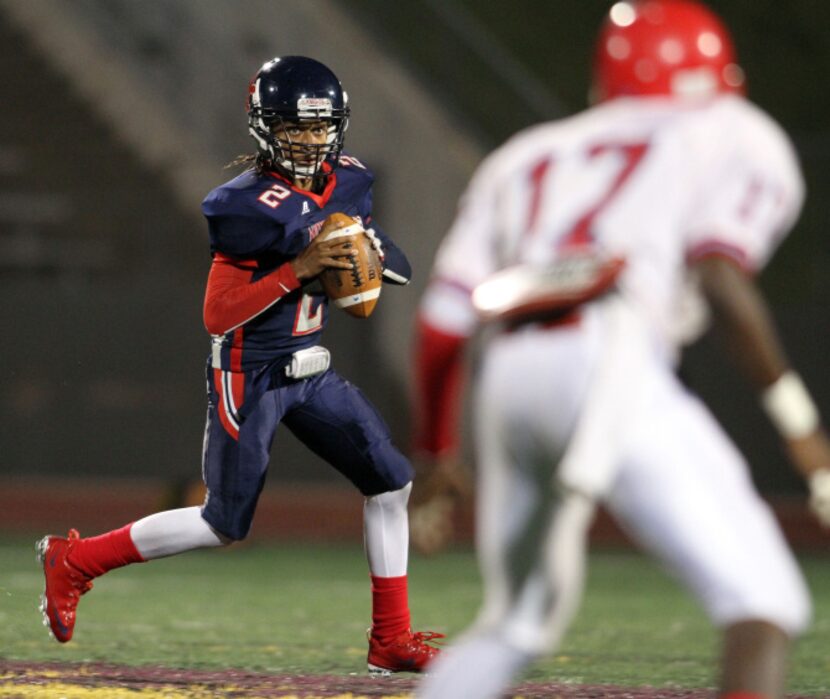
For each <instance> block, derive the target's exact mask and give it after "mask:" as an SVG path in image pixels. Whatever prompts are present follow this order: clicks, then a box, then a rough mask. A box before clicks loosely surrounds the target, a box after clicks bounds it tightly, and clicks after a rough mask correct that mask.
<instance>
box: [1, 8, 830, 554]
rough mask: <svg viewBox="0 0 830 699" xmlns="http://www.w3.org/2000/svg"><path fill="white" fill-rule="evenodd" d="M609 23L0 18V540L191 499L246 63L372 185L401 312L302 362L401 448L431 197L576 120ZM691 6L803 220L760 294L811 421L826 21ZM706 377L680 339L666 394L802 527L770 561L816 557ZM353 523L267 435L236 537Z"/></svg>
mask: <svg viewBox="0 0 830 699" xmlns="http://www.w3.org/2000/svg"><path fill="white" fill-rule="evenodd" d="M609 5H610V2H607V1H605V0H583V1H582V2H565V1H564V0H515V1H514V2H510V3H506V2H498V1H497V0H407V1H403V2H386V1H385V0H343V1H341V2H334V1H333V0H316V1H315V2H287V1H285V0H141V1H139V0H72V2H67V1H66V0H0V80H2V85H3V89H2V97H1V98H0V99H1V100H2V105H3V107H2V109H0V288H2V296H3V302H2V304H0V320H1V321H2V327H3V328H5V330H4V332H3V340H2V348H3V349H2V366H3V379H2V381H0V453H2V463H3V466H2V469H0V492H3V494H4V498H3V499H4V501H5V504H4V507H3V508H0V510H2V514H0V530H5V529H13V530H20V531H22V530H28V529H30V528H32V527H36V528H37V529H38V530H40V529H41V528H44V527H52V526H57V527H62V528H65V527H66V526H68V525H79V526H86V527H87V528H89V527H92V528H99V527H100V528H109V527H112V526H116V525H120V524H121V523H122V522H123V521H126V520H127V519H128V518H132V517H137V516H141V515H142V514H146V513H148V512H150V511H153V510H155V509H158V508H159V507H165V506H168V505H173V504H176V503H177V502H178V501H180V500H181V498H182V497H185V498H186V497H187V495H186V493H185V494H184V495H183V491H184V490H186V486H187V484H189V483H192V482H193V480H194V479H197V478H198V474H199V466H200V464H199V462H200V450H201V439H202V427H203V420H204V410H205V406H204V383H203V376H204V361H205V358H206V356H207V350H208V341H207V335H206V333H205V331H204V328H203V327H202V322H201V304H202V293H203V289H204V281H205V278H206V273H207V270H208V266H209V257H208V250H207V239H206V230H205V225H204V223H203V220H202V218H201V215H200V211H199V205H200V202H201V199H202V197H203V196H204V195H205V194H206V193H207V191H208V190H209V189H211V188H212V187H214V186H215V185H217V184H219V183H220V182H222V181H224V180H225V179H227V178H228V177H230V173H229V172H228V171H226V170H223V167H224V165H225V164H226V163H228V162H229V161H231V160H232V159H233V158H234V157H235V156H236V155H238V154H240V153H243V152H248V151H250V149H251V147H250V145H249V138H248V136H247V133H246V122H245V114H244V107H243V102H244V98H245V95H246V85H247V81H248V80H249V79H250V77H251V75H253V73H254V72H255V71H256V69H257V68H258V67H259V65H261V63H263V62H264V61H265V60H267V59H268V58H270V57H272V56H274V55H280V54H283V55H286V54H304V55H310V56H314V57H316V58H318V59H320V60H322V61H323V62H325V63H327V64H328V65H329V66H330V67H331V68H332V69H333V70H334V71H335V72H336V73H337V74H338V76H339V77H340V78H341V80H342V81H343V84H344V86H345V87H346V89H347V91H348V92H349V94H350V97H351V101H352V108H353V116H352V122H351V127H350V130H349V133H348V136H347V151H350V152H353V153H355V154H357V155H358V156H359V157H361V159H363V160H365V161H366V162H367V163H368V164H369V165H370V166H372V167H373V169H375V171H376V173H377V175H378V184H377V188H376V214H377V217H378V220H379V221H380V222H381V223H382V224H383V225H384V227H385V228H386V229H387V230H388V231H389V232H390V233H391V234H392V235H394V236H395V237H396V238H397V240H398V241H399V242H400V243H401V245H402V246H403V247H404V249H406V250H407V252H408V253H409V255H410V257H411V259H412V261H413V266H414V268H415V281H414V282H413V284H412V285H411V286H410V287H409V288H408V289H405V290H399V289H391V290H389V291H388V292H387V293H386V294H385V295H384V299H383V302H382V303H381V304H380V306H379V307H378V310H377V311H376V312H375V314H374V316H373V318H372V320H371V321H369V322H367V323H362V322H358V321H355V320H353V319H351V318H348V317H346V316H345V315H342V317H341V316H338V315H337V314H333V322H332V325H331V327H330V329H329V332H328V341H327V344H328V345H329V346H330V347H331V348H332V349H333V356H334V362H335V367H336V368H337V369H338V370H340V371H341V373H343V374H344V375H345V376H347V377H348V378H350V379H352V380H353V381H354V382H355V383H357V384H358V385H360V386H361V387H362V388H363V389H364V391H365V392H366V393H367V394H368V395H369V396H370V398H371V399H372V400H373V401H375V403H376V404H377V405H378V406H379V408H380V410H381V412H382V413H383V414H384V415H385V416H386V418H387V420H388V421H389V423H390V425H391V427H392V430H393V433H394V434H395V436H396V437H397V440H398V442H399V443H400V444H401V445H404V446H405V445H406V444H407V442H408V434H407V432H408V414H407V400H406V397H407V391H408V387H409V375H408V360H409V350H410V346H409V338H410V330H411V322H412V318H413V313H414V309H415V305H416V303H417V299H418V297H419V294H420V291H421V290H422V289H423V286H424V284H425V281H426V274H427V270H428V268H429V264H430V261H431V259H432V255H433V252H434V250H435V247H436V245H437V243H438V241H439V240H440V238H441V236H442V235H443V233H444V231H445V230H446V228H447V226H448V224H449V223H450V221H451V219H452V217H453V214H454V210H455V204H456V201H457V198H458V196H459V194H460V193H461V191H462V189H463V187H464V185H465V183H466V180H467V177H468V176H469V174H470V173H471V172H472V170H473V168H474V167H475V165H476V164H477V162H478V161H479V160H480V158H481V157H482V156H483V155H484V154H485V153H486V152H487V150H488V149H490V148H491V147H493V146H495V145H497V144H498V143H500V142H501V141H503V140H504V139H505V138H506V137H507V136H508V135H509V134H510V133H512V132H514V131H515V130H517V129H519V128H521V127H523V126H526V125H529V124H531V123H533V122H536V121H539V120H542V119H547V118H552V117H558V116H563V115H566V114H569V113H572V112H574V111H577V110H579V109H581V108H582V107H584V106H585V105H586V97H587V95H586V85H587V82H588V75H589V64H590V51H591V44H592V41H593V36H594V33H595V30H596V27H597V24H598V22H599V18H600V17H601V16H602V14H603V12H604V11H605V10H606V9H607V7H608V6H609ZM713 6H714V7H715V9H717V10H718V11H719V12H720V13H721V14H722V16H723V17H724V18H725V19H726V21H727V23H728V24H729V25H730V26H731V27H732V30H733V33H734V35H735V39H736V42H737V45H738V50H739V55H740V56H741V58H742V63H743V65H744V67H745V69H746V71H747V74H748V77H749V85H750V92H751V96H752V97H753V99H754V100H755V101H757V102H758V103H759V104H761V106H763V107H764V108H765V109H766V110H768V111H769V112H770V113H771V114H772V115H773V116H775V117H776V118H777V119H779V120H780V121H781V123H782V124H783V125H784V126H785V128H786V129H787V130H788V131H789V132H790V134H791V135H792V137H793V139H794V141H795V143H796V146H797V148H798V151H799V154H800V156H801V159H802V162H803V165H804V168H805V171H806V175H807V180H808V190H809V198H808V201H807V206H806V210H805V212H804V215H803V217H802V219H801V222H800V224H799V225H798V228H797V230H796V231H795V233H794V234H793V235H792V236H791V237H790V239H789V240H788V241H787V242H786V243H785V244H784V246H783V249H782V250H781V252H780V253H779V255H778V257H777V258H776V259H775V261H774V263H773V265H772V266H771V268H770V269H769V270H768V272H767V273H765V276H764V277H763V280H762V281H763V286H764V288H765V289H766V291H767V292H768V294H769V297H770V299H771V302H772V305H773V310H774V312H775V315H776V318H777V320H778V322H779V324H780V325H781V327H782V329H783V332H784V335H785V338H786V344H787V347H788V349H789V350H790V352H791V354H792V356H793V358H794V360H795V363H796V365H797V367H798V368H799V369H800V370H801V372H802V373H803V374H804V375H805V377H806V379H807V381H808V384H809V385H810V386H811V387H812V389H813V391H814V393H815V394H816V397H817V399H818V401H819V403H820V405H822V406H823V407H824V409H825V412H828V413H830V374H828V372H827V371H826V370H825V362H824V357H825V355H826V353H827V352H828V350H830V338H828V332H827V327H828V326H827V318H828V315H827V310H826V306H825V304H827V302H828V300H830V276H828V274H827V273H826V270H827V269H828V268H830V264H828V257H829V256H830V254H829V253H830V246H828V242H827V237H826V232H825V229H826V226H827V222H828V221H829V220H830V172H829V171H830V126H828V121H827V114H828V113H830V92H828V90H827V89H826V82H827V74H828V69H830V43H828V42H827V35H828V31H830V4H828V3H819V2H816V1H815V0H791V2H788V3H780V2H773V1H772V0H719V1H717V2H714V3H713ZM718 355H719V352H718V349H717V346H716V345H714V344H712V343H711V342H710V340H708V339H705V340H704V341H702V342H701V343H700V344H699V345H698V346H697V347H695V348H694V349H693V351H692V352H691V353H690V355H689V357H688V360H687V361H686V362H685V364H684V367H683V371H684V374H685V376H686V377H687V379H688V381H689V383H690V385H691V386H692V387H693V388H694V389H695V390H697V391H699V392H700V393H701V394H702V395H703V396H704V398H706V399H707V401H708V402H709V403H710V405H711V406H712V407H713V409H714V410H715V411H716V413H718V414H719V415H720V416H721V418H722V419H723V421H724V422H725V424H726V426H727V428H728V429H729V430H730V432H731V433H732V434H733V436H734V437H735V439H736V440H737V442H738V443H739V444H740V446H741V447H742V448H743V449H744V451H745V453H746V454H747V455H748V456H749V458H750V460H751V461H752V462H753V464H754V472H755V476H756V481H757V483H758V485H759V487H760V488H761V489H762V491H763V492H764V493H765V494H767V495H768V496H769V497H770V499H771V500H774V501H775V502H776V503H778V504H779V505H780V506H781V509H780V512H781V513H782V516H783V517H785V518H787V521H788V522H789V521H790V519H789V518H792V521H793V522H795V521H796V520H798V522H801V524H802V525H803V526H804V527H807V528H806V529H804V528H803V527H802V528H801V529H797V528H796V527H794V528H793V529H791V532H794V533H793V536H796V537H799V541H801V542H803V543H805V544H806V543H809V542H812V543H816V542H819V544H820V545H825V546H826V540H825V541H824V544H821V542H822V540H821V538H820V536H819V534H818V532H817V531H816V530H815V527H813V526H812V525H809V524H804V523H803V522H802V521H801V520H800V519H799V518H798V516H797V515H795V514H793V513H795V512H798V511H799V510H798V507H799V506H798V504H795V505H793V504H792V503H798V502H799V498H800V497H801V496H802V495H803V491H802V487H801V484H800V483H799V481H798V479H797V478H796V477H795V476H794V475H793V474H791V472H790V470H789V467H788V465H787V463H786V461H785V460H784V457H783V453H782V452H781V450H780V448H779V446H778V443H777V440H776V438H775V436H774V435H773V434H772V432H771V430H770V428H769V427H768V425H767V423H766V422H765V420H764V418H763V417H762V415H761V413H760V411H759V409H758V407H757V404H756V401H755V400H754V399H753V397H752V396H751V395H750V394H749V393H747V392H745V391H742V390H741V387H740V385H739V383H740V382H739V379H738V378H736V377H735V376H733V374H732V372H731V370H730V368H729V366H728V365H724V364H722V363H721V362H720V357H719V356H718ZM308 502H315V503H317V509H316V510H315V514H314V517H313V518H312V517H311V516H309V515H308V513H307V512H306V511H305V510H304V509H303V508H304V506H305V505H306V504H307V503H308ZM359 509H360V502H359V498H357V497H356V495H355V494H354V493H353V492H352V491H351V490H350V489H349V488H348V487H347V486H346V484H344V483H343V482H342V480H341V479H340V477H339V476H337V475H336V474H335V473H333V472H332V471H330V470H329V469H328V467H326V466H325V465H324V464H322V463H321V462H320V461H319V460H317V459H316V458H315V457H314V456H313V455H311V454H310V453H308V452H307V451H306V450H305V449H304V448H303V447H302V446H300V445H299V444H297V443H296V442H295V441H294V440H293V438H292V437H291V436H290V435H289V434H288V433H287V432H284V431H281V432H280V433H278V437H277V440H276V444H275V447H274V458H273V461H272V466H271V472H270V475H269V485H268V488H267V490H266V493H265V495H264V501H263V508H262V511H261V512H260V513H259V514H258V517H257V520H256V521H255V524H254V529H255V533H256V532H259V533H260V534H262V533H273V532H281V533H282V534H284V535H286V536H299V535H301V534H302V533H306V534H308V535H313V534H315V533H318V534H320V536H329V535H331V534H332V532H337V533H339V535H341V536H350V537H351V536H355V537H357V536H359V533H360V521H359V516H358V515H357V512H359ZM269 518H270V519H269ZM288 522H293V523H294V524H293V525H291V526H290V527H288V528H286V527H287V526H288V524H287V523H288ZM269 523H270V524H271V525H273V526H270V527H269ZM89 533H92V532H89Z"/></svg>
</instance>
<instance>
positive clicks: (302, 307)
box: [292, 294, 323, 335]
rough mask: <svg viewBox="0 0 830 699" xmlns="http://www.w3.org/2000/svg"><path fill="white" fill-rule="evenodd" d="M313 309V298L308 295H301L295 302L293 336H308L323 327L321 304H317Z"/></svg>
mask: <svg viewBox="0 0 830 699" xmlns="http://www.w3.org/2000/svg"><path fill="white" fill-rule="evenodd" d="M313 308H314V297H313V296H310V295H309V294H303V295H302V296H301V297H300V300H299V301H298V302H297V313H296V315H295V316H294V331H293V333H292V334H293V335H308V334H309V333H313V332H314V331H316V330H319V329H320V328H321V327H322V325H323V302H322V301H320V302H318V304H317V308H316V309H315V310H314V311H313V312H312V309H313Z"/></svg>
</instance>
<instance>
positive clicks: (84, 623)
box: [0, 540, 830, 696]
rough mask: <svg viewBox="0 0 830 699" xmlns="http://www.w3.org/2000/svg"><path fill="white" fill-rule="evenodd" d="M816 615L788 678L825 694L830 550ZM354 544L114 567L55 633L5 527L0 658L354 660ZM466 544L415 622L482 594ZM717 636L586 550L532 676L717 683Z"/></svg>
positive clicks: (29, 563)
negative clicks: (559, 638) (578, 600)
mask: <svg viewBox="0 0 830 699" xmlns="http://www.w3.org/2000/svg"><path fill="white" fill-rule="evenodd" d="M803 565H804V568H805V570H806V573H807V576H808V579H809V582H810V586H811V588H812V590H813V593H814V596H815V604H816V622H815V624H814V626H813V628H812V630H811V632H810V633H809V634H808V635H807V636H806V637H805V638H804V639H803V640H802V641H801V642H800V644H799V646H798V648H797V651H796V655H795V658H794V662H793V671H792V675H791V681H790V686H789V691H790V692H792V693H797V694H809V695H816V696H820V695H825V694H828V693H830V558H826V557H811V558H805V559H803ZM367 575H368V574H367V570H366V565H365V563H364V559H363V553H362V550H361V549H360V547H359V546H357V545H340V546H330V547H327V546H319V545H313V546H265V545H253V544H252V545H243V546H240V547H237V548H235V549H234V548H231V549H229V550H222V551H207V552H193V553H189V554H185V555H183V556H179V557H176V558H171V559H166V560H160V561H154V562H152V563H149V564H143V565H138V566H132V567H130V568H128V569H122V570H118V571H114V572H112V573H110V574H109V575H107V576H106V577H104V578H101V579H99V580H96V582H95V590H93V591H92V592H91V593H90V594H89V595H88V596H86V597H84V598H83V600H82V602H81V605H80V608H79V611H80V613H79V621H78V624H77V627H76V630H75V638H74V639H73V641H72V642H71V643H69V644H67V645H64V646H62V645H59V644H58V643H56V642H55V641H53V640H52V639H51V638H49V637H48V636H47V635H46V631H45V630H44V629H43V627H42V626H41V625H40V613H39V611H38V610H37V604H38V596H39V594H40V591H41V575H40V571H39V568H38V566H37V564H36V563H35V560H34V552H33V546H32V545H31V543H30V542H28V541H26V542H25V543H24V542H21V541H18V540H15V541H9V540H0V648H2V650H1V651H0V658H5V659H7V660H31V661H44V660H64V661H68V662H79V661H106V662H112V663H125V664H132V665H138V664H162V665H170V666H178V667H197V668H226V667H240V668H247V669H253V670H262V671H267V672H277V673H299V674H302V673H334V674H349V673H355V672H358V673H360V672H363V670H364V668H365V655H366V643H365V630H366V627H367V626H368V624H369V585H368V577H367ZM479 595H480V592H479V582H478V576H477V570H476V567H475V561H474V558H473V556H472V554H470V553H469V552H467V551H457V552H453V553H450V554H445V555H442V556H440V557H436V558H431V559H425V558H421V557H413V560H412V565H411V573H410V596H411V602H412V612H413V623H414V625H415V627H416V628H418V629H431V630H435V631H441V632H444V633H446V634H448V635H449V636H452V635H453V634H455V633H457V632H458V631H459V630H461V629H462V628H464V626H465V625H466V624H467V623H468V622H469V621H470V620H471V618H472V617H473V614H474V612H475V609H476V607H477V604H478V601H479ZM716 642H717V641H716V637H715V634H714V633H713V632H712V630H711V629H710V628H709V626H708V624H707V621H706V619H705V618H704V617H703V615H702V614H701V613H700V612H699V611H698V610H697V608H696V607H695V606H694V605H693V604H692V602H691V601H690V600H689V599H688V598H687V597H686V596H685V594H684V593H683V592H682V591H681V590H680V589H679V588H678V587H677V586H676V584H675V583H674V582H673V581H671V580H669V579H668V578H666V577H665V575H664V574H663V573H662V572H661V571H660V570H658V569H657V568H655V567H654V566H653V565H652V564H650V563H649V562H648V561H646V560H645V559H643V558H642V557H640V556H637V555H634V554H629V553H611V552H595V553H594V554H593V555H592V557H591V566H590V574H589V580H588V587H587V590H586V595H585V599H584V603H583V606H582V610H581V612H580V614H579V616H578V618H577V620H576V622H575V624H574V626H573V627H572V629H571V631H570V633H569V635H568V637H567V639H566V641H565V643H564V644H563V646H562V648H561V649H560V650H559V651H558V652H557V653H556V654H555V655H553V656H552V657H551V658H549V659H547V660H546V661H545V662H543V663H540V664H538V665H537V666H536V667H535V668H534V669H533V670H532V671H531V672H530V673H529V675H528V678H527V679H529V680H533V681H542V680H544V681H557V682H562V681H567V682H573V683H586V684H603V683H608V684H621V685H628V686H636V685H651V686H663V687H668V686H674V687H707V686H712V685H713V683H714V678H713V677H712V667H713V658H714V655H715V653H716V651H717V648H716Z"/></svg>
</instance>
